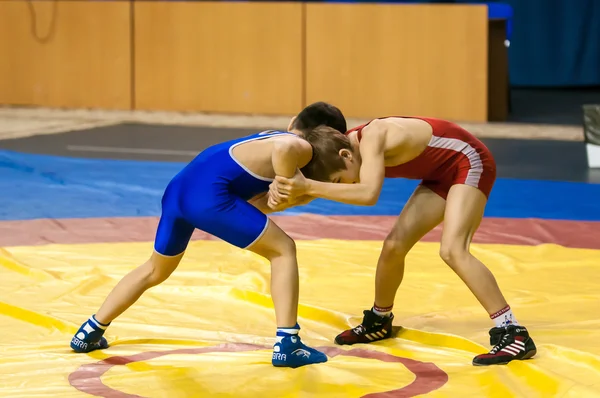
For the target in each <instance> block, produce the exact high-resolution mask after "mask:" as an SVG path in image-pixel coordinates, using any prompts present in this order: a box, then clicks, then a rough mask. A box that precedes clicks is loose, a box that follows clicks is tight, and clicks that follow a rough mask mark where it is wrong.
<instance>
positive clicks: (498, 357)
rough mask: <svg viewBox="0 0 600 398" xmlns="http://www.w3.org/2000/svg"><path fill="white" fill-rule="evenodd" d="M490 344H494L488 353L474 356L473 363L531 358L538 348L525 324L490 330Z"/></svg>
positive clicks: (491, 363)
mask: <svg viewBox="0 0 600 398" xmlns="http://www.w3.org/2000/svg"><path fill="white" fill-rule="evenodd" d="M490 344H491V345H493V346H494V348H492V349H491V351H490V352H489V353H487V354H481V355H477V356H476V357H475V358H473V365H475V366H487V365H505V364H507V363H509V362H510V361H514V360H522V359H529V358H531V357H533V356H534V355H535V354H536V353H537V349H536V347H535V344H534V342H533V340H532V339H531V337H529V332H528V331H527V329H526V328H525V327H524V326H520V325H509V326H507V327H505V328H498V327H496V328H492V329H491V330H490Z"/></svg>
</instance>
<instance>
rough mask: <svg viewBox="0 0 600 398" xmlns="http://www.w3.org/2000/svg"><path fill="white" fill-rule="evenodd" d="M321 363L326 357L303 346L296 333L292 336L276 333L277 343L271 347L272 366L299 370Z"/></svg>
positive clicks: (290, 334)
mask: <svg viewBox="0 0 600 398" xmlns="http://www.w3.org/2000/svg"><path fill="white" fill-rule="evenodd" d="M297 329H298V330H299V329H300V328H299V327H298V328H297ZM323 362H327V355H325V354H323V353H322V352H321V351H317V350H315V349H314V348H310V347H308V346H307V345H305V344H303V343H302V340H300V336H298V334H297V332H296V333H295V334H293V333H285V332H282V331H279V330H278V331H277V343H275V345H274V346H273V360H272V363H273V366H277V367H282V368H299V367H300V366H304V365H312V364H315V363H323Z"/></svg>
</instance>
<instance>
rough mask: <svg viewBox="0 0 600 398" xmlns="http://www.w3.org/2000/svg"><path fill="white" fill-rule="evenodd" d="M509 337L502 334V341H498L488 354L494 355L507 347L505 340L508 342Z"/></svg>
mask: <svg viewBox="0 0 600 398" xmlns="http://www.w3.org/2000/svg"><path fill="white" fill-rule="evenodd" d="M509 336H510V335H509V334H508V333H506V334H504V336H502V340H500V342H499V343H498V344H496V345H495V346H494V348H492V350H491V351H490V354H495V353H497V352H498V351H500V350H501V349H502V348H504V347H505V346H507V345H508V344H507V340H508V337H509Z"/></svg>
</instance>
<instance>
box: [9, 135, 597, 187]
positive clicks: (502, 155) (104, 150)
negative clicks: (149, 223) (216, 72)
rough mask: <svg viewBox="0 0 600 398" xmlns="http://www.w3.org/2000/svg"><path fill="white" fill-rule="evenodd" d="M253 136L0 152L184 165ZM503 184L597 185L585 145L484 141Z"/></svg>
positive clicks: (70, 143)
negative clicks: (220, 145)
mask: <svg viewBox="0 0 600 398" xmlns="http://www.w3.org/2000/svg"><path fill="white" fill-rule="evenodd" d="M253 133H256V131H255V130H250V129H232V128H214V127H187V126H163V125H161V126H156V125H144V124H121V125H115V126H109V127H99V128H95V129H91V130H85V131H77V132H71V133H63V134H53V135H42V136H34V137H28V138H19V139H12V140H0V148H2V149H8V150H13V151H18V152H26V153H40V154H50V155H59V156H70V157H84V158H104V159H132V160H153V161H172V162H187V161H189V160H191V159H192V158H193V157H194V156H195V155H196V154H197V153H198V152H200V151H201V150H203V149H204V148H207V147H208V146H210V145H213V144H216V143H219V142H222V141H226V140H229V139H233V138H237V137H241V136H244V135H248V134H253ZM484 142H485V144H486V145H487V146H488V147H489V148H490V150H491V151H492V153H493V154H494V157H495V158H496V162H497V164H498V176H499V177H503V178H519V179H538V180H559V181H574V182H594V183H600V170H589V169H588V167H587V158H586V152H585V144H584V143H582V142H570V141H540V140H509V139H485V140H484Z"/></svg>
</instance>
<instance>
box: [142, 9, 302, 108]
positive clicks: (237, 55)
mask: <svg viewBox="0 0 600 398" xmlns="http://www.w3.org/2000/svg"><path fill="white" fill-rule="evenodd" d="M302 7H303V5H302V4H299V3H278V4H277V3H250V2H248V3H246V2H241V3H240V2H154V1H151V2H143V1H136V3H135V17H136V20H135V76H136V81H135V104H136V108H137V109H164V110H175V111H205V112H225V113H260V114H294V113H296V112H298V110H299V109H300V108H301V106H302V95H303V93H302V68H303V64H302V61H303V58H302V13H301V10H302Z"/></svg>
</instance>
